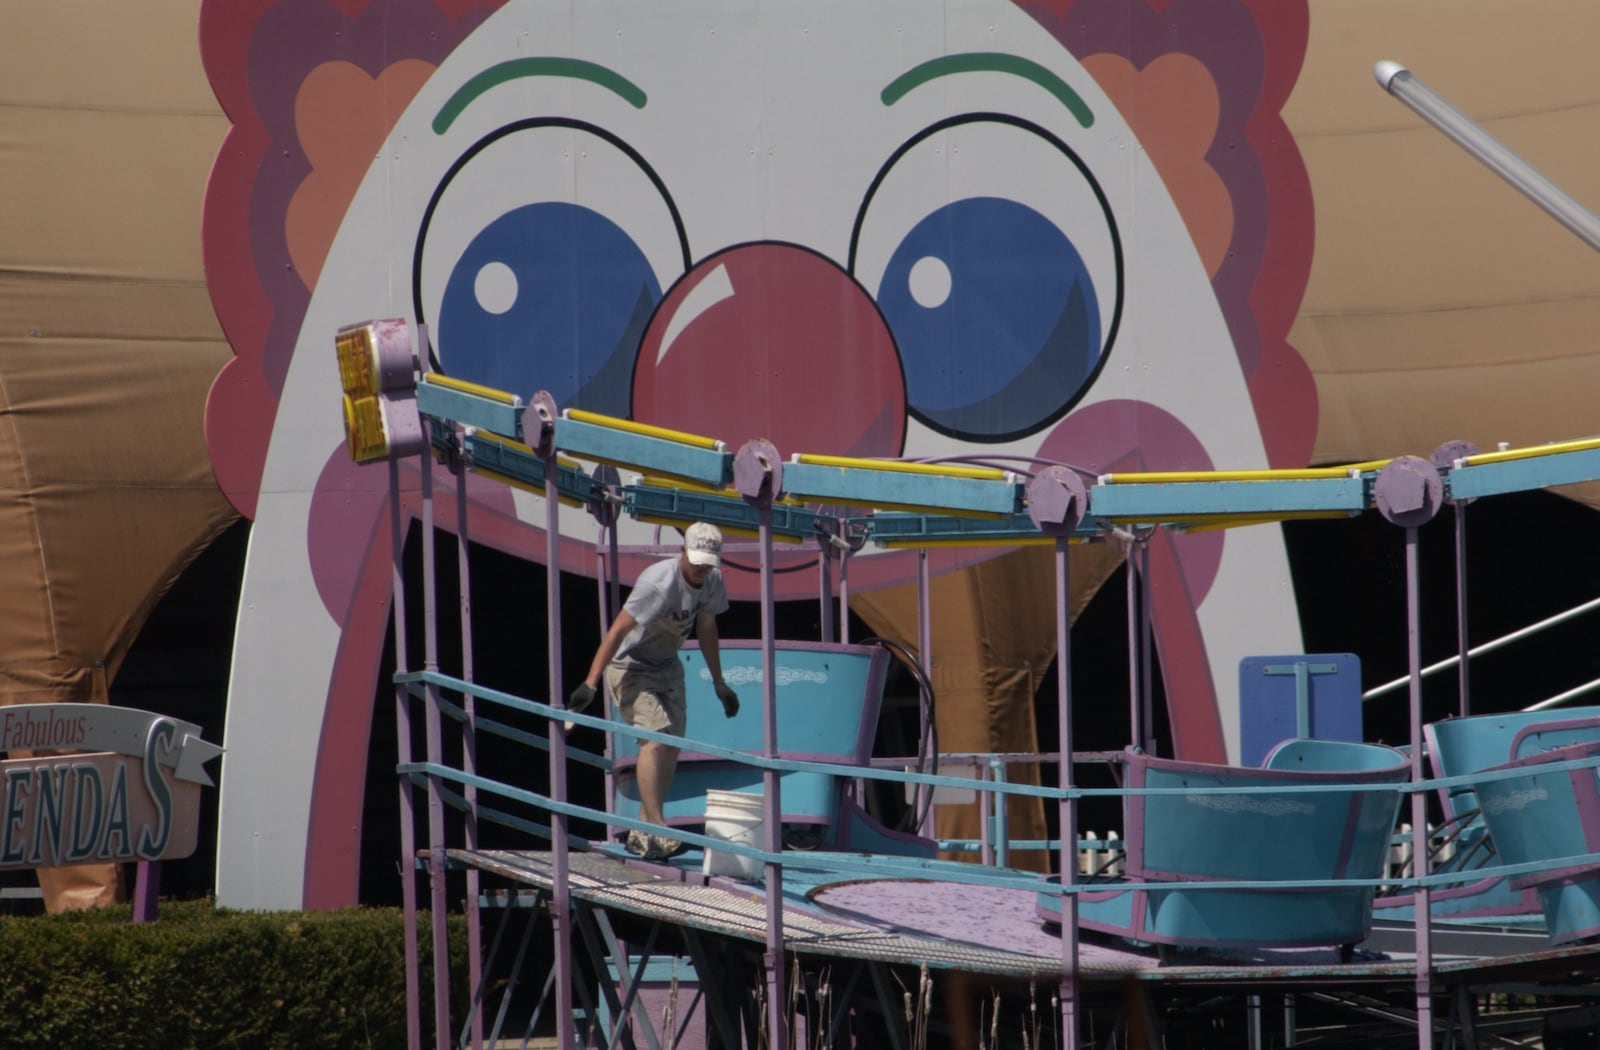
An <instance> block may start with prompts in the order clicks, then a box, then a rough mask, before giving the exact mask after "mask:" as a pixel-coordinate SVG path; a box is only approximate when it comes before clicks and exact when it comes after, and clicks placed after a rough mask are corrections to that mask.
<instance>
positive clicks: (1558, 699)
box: [1523, 678, 1600, 711]
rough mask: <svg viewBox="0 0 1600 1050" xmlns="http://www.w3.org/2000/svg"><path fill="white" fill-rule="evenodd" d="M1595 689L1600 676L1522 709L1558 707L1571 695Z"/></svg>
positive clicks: (1597, 687)
mask: <svg viewBox="0 0 1600 1050" xmlns="http://www.w3.org/2000/svg"><path fill="white" fill-rule="evenodd" d="M1596 689H1600V678H1596V679H1595V680H1594V681H1592V682H1585V683H1584V684H1583V685H1580V686H1578V687H1576V688H1574V689H1568V690H1567V691H1566V692H1564V693H1557V694H1556V695H1555V696H1552V697H1551V698H1550V699H1548V700H1541V701H1539V702H1538V703H1537V704H1530V705H1529V706H1527V707H1524V708H1523V710H1524V711H1543V710H1545V709H1546V708H1550V707H1559V706H1560V705H1561V704H1564V703H1566V702H1567V701H1568V700H1571V699H1572V698H1573V697H1578V696H1582V695H1583V694H1585V693H1592V692H1594V691H1595V690H1596Z"/></svg>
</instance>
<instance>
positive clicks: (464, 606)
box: [450, 445, 483, 1050]
mask: <svg viewBox="0 0 1600 1050" xmlns="http://www.w3.org/2000/svg"><path fill="white" fill-rule="evenodd" d="M461 453H462V449H461V448H460V446H459V445H458V446H457V448H456V452H455V455H453V456H452V457H451V459H450V472H451V473H452V474H453V475H455V483H456V578H457V591H458V595H457V596H458V598H459V600H460V603H461V680H462V681H463V682H466V683H467V684H469V685H470V684H471V683H472V680H473V664H472V566H471V557H470V554H469V550H468V540H467V536H468V533H467V470H466V465H465V463H464V462H463V461H462V458H461ZM461 707H462V710H463V711H464V712H465V719H464V721H463V724H462V728H461V732H462V739H461V754H462V758H461V761H462V765H463V766H464V768H465V769H466V772H467V774H468V775H469V776H477V774H478V726H477V714H476V711H475V700H474V697H473V694H472V692H471V691H470V690H469V691H466V692H463V693H462V696H461ZM465 795H466V799H467V812H466V814H465V817H464V821H465V828H466V839H467V848H468V849H470V850H476V849H477V848H478V788H477V786H476V785H475V784H473V783H471V782H468V783H467V785H466V787H465ZM480 880H481V874H480V872H479V871H478V869H477V867H476V866H473V867H469V868H467V907H466V912H467V980H468V982H469V984H468V986H469V987H471V988H477V987H478V983H479V981H481V980H482V978H483V958H482V957H483V917H482V915H480V914H479V911H478V889H479V884H480ZM482 1046H483V1013H482V1012H481V1011H479V1010H473V1011H472V1047H473V1050H480V1048H481V1047H482Z"/></svg>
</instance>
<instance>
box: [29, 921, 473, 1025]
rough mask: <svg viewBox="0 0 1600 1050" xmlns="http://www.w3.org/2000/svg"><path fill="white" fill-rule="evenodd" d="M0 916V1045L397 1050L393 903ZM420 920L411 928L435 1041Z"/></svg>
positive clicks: (460, 949)
mask: <svg viewBox="0 0 1600 1050" xmlns="http://www.w3.org/2000/svg"><path fill="white" fill-rule="evenodd" d="M159 915H160V917H159V919H158V920H157V921H155V922H151V923H144V924H135V923H134V922H133V921H132V912H131V909H130V908H129V907H127V906H123V907H121V908H101V909H94V910H90V911H79V912H71V913H68V914H64V915H47V916H31V917H12V918H5V917H0V1047H8V1048H10V1047H51V1048H61V1050H75V1048H80V1047H81V1048H83V1050H132V1048H139V1050H144V1048H160V1050H185V1048H193V1050H254V1048H257V1047H260V1048H276V1047H285V1048H288V1047H294V1048H297V1050H310V1048H336V1047H338V1048H342V1047H363V1048H365V1047H375V1048H380V1050H386V1048H389V1047H402V1048H403V1047H404V1046H405V1045H406V1021H405V947H404V945H405V941H404V931H405V920H404V916H403V915H402V913H401V912H400V911H398V910H397V909H392V908H389V909H380V908H346V909H341V910H338V911H326V912H235V911H226V910H219V909H217V908H216V907H215V906H214V905H213V904H212V903H211V902H209V901H189V902H167V901H163V902H162V904H161V907H160V912H159ZM429 921H430V919H429V917H428V916H427V915H426V914H424V915H423V916H421V918H420V920H419V928H420V940H419V947H420V954H421V956H422V963H423V971H422V982H423V983H422V986H421V987H422V1000H423V1022H422V1023H423V1035H424V1042H425V1043H431V1041H432V1031H433V1028H432V1025H433V1021H432V1019H431V1014H432V1010H431V1006H432V1001H433V997H432V993H431V989H432V980H433V976H432V967H431V965H430V960H431V956H432V951H431V947H430V945H431V941H430V933H429ZM449 928H450V958H451V982H450V986H451V992H452V997H453V1000H454V1002H453V1005H452V1007H451V1014H452V1016H453V1017H454V1018H456V1019H457V1020H456V1022H455V1023H456V1024H459V1023H460V1019H461V1018H464V1017H465V1016H466V1013H465V1011H466V1004H467V1000H468V996H469V991H468V988H467V969H466V924H465V922H464V920H463V919H462V918H461V917H460V916H451V918H450V922H449Z"/></svg>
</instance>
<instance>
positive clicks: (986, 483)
mask: <svg viewBox="0 0 1600 1050" xmlns="http://www.w3.org/2000/svg"><path fill="white" fill-rule="evenodd" d="M783 489H784V491H785V492H788V493H791V494H793V495H795V496H799V497H802V498H804V499H807V500H810V501H813V502H821V503H826V502H829V501H831V500H838V501H840V502H844V503H865V504H869V505H871V506H879V507H930V508H938V509H940V510H947V511H950V512H952V513H963V512H965V513H968V514H1004V515H1011V514H1016V513H1017V512H1019V511H1020V510H1021V509H1022V493H1021V489H1022V486H1021V485H1020V484H1018V483H1017V482H1014V481H1003V480H987V479H984V478H958V477H950V476H948V475H943V474H922V473H914V472H910V471H902V470H874V469H872V468H870V467H836V466H823V465H821V464H816V463H785V464H784V465H783Z"/></svg>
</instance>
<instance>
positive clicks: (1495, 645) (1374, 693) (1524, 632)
mask: <svg viewBox="0 0 1600 1050" xmlns="http://www.w3.org/2000/svg"><path fill="white" fill-rule="evenodd" d="M1597 608H1600V598H1591V599H1590V600H1589V601H1586V602H1584V603H1583V604H1582V605H1574V606H1573V607H1572V608H1570V609H1568V610H1566V611H1565V612H1559V613H1556V614H1555V615H1554V616H1547V617H1545V618H1544V619H1543V620H1540V621H1539V622H1538V623H1531V624H1529V625H1528V626H1526V627H1521V628H1518V629H1517V630H1515V631H1512V632H1511V633H1510V634H1506V635H1501V636H1500V637H1499V638H1496V639H1494V640H1493V641H1490V642H1485V643H1483V644H1482V645H1480V646H1477V647H1476V648H1474V649H1469V650H1467V655H1468V656H1469V657H1471V656H1482V655H1483V654H1484V653H1492V652H1494V651H1495V650H1496V649H1503V648H1505V647H1506V646H1507V645H1510V644H1511V643H1512V642H1516V641H1520V640H1522V639H1523V638H1526V637H1528V636H1529V635H1531V634H1537V633H1539V632H1540V631H1542V630H1544V629H1545V628H1547V627H1555V626H1556V625H1558V624H1562V623H1565V622H1566V621H1568V620H1571V619H1574V618H1576V617H1578V616H1582V615H1583V614H1584V613H1586V612H1592V611H1593V610H1595V609H1597ZM1460 662H1461V657H1460V656H1459V655H1457V656H1452V657H1450V658H1449V659H1446V660H1440V661H1439V662H1438V663H1436V664H1429V665H1428V666H1427V667H1424V668H1423V669H1422V676H1423V677H1424V678H1426V677H1428V676H1429V675H1431V674H1435V673H1437V672H1439V671H1443V670H1445V669H1446V668H1449V667H1454V666H1455V665H1456V664H1458V663H1460ZM1410 681H1411V676H1410V674H1406V675H1405V676H1403V677H1400V678H1396V679H1395V680H1394V681H1392V682H1385V683H1383V684H1382V685H1379V686H1374V687H1373V688H1371V689H1368V690H1367V691H1366V692H1364V693H1362V694H1361V699H1362V700H1363V701H1366V700H1372V699H1374V698H1376V697H1378V696H1380V695H1382V694H1384V693H1392V692H1394V691H1395V690H1396V689H1398V688H1400V687H1401V686H1403V685H1406V684H1407V683H1409V682H1410Z"/></svg>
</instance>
